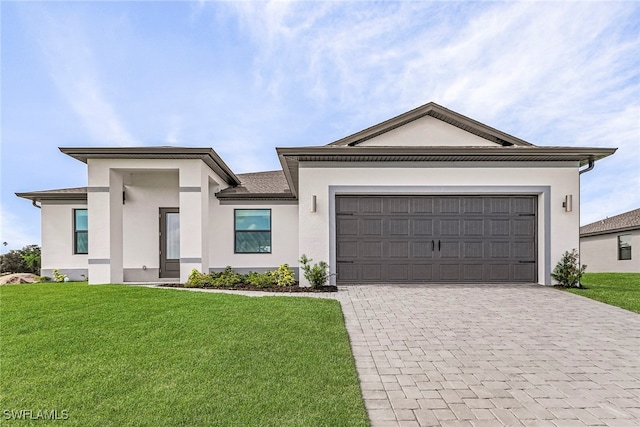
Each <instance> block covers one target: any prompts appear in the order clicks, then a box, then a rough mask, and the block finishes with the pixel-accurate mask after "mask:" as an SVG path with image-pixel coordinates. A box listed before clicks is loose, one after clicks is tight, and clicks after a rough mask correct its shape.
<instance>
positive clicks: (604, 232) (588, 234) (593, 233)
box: [580, 225, 640, 237]
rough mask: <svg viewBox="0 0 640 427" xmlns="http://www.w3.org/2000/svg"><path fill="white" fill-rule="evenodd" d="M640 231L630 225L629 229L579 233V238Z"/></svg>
mask: <svg viewBox="0 0 640 427" xmlns="http://www.w3.org/2000/svg"><path fill="white" fill-rule="evenodd" d="M634 230H640V225H631V226H629V227H621V228H615V229H611V230H601V231H592V232H589V233H580V237H592V236H602V235H604V234H616V233H625V232H627V231H634Z"/></svg>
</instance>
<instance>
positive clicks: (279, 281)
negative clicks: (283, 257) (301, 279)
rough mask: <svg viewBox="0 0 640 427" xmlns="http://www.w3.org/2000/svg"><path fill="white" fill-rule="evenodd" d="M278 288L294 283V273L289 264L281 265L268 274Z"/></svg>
mask: <svg viewBox="0 0 640 427" xmlns="http://www.w3.org/2000/svg"><path fill="white" fill-rule="evenodd" d="M269 273H270V274H271V276H272V277H273V279H274V280H275V282H276V285H278V286H293V285H294V284H295V283H296V276H295V273H294V272H293V270H292V269H291V268H289V264H282V265H281V266H280V267H278V269H277V270H275V271H270V272H269Z"/></svg>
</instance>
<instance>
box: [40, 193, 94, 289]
mask: <svg viewBox="0 0 640 427" xmlns="http://www.w3.org/2000/svg"><path fill="white" fill-rule="evenodd" d="M86 208H87V205H86V204H82V203H80V204H79V203H76V202H74V203H68V202H67V203H65V202H52V201H46V202H43V203H42V209H41V221H42V271H41V274H42V276H47V277H52V275H53V270H54V269H56V268H57V269H58V270H60V273H62V274H66V275H67V277H69V279H70V280H85V279H86V277H87V275H88V263H87V255H74V253H73V210H74V209H86ZM83 275H84V276H83Z"/></svg>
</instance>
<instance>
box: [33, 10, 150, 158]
mask: <svg viewBox="0 0 640 427" xmlns="http://www.w3.org/2000/svg"><path fill="white" fill-rule="evenodd" d="M61 16H63V15H61ZM29 18H30V21H31V24H32V26H33V27H34V28H36V32H37V34H38V39H39V43H40V46H41V49H42V52H43V54H44V57H45V60H46V63H47V65H48V67H49V70H50V74H51V78H52V80H53V81H54V83H55V85H56V87H57V89H58V91H59V92H60V94H61V95H62V96H63V97H64V98H65V99H66V100H67V102H68V103H69V104H70V105H71V107H72V108H73V110H74V111H75V113H76V114H77V115H78V117H79V118H80V119H81V120H82V123H83V124H84V126H85V128H86V129H87V131H88V132H89V134H90V136H91V138H92V139H93V141H95V142H97V143H103V144H108V145H122V146H128V145H136V144H138V142H137V141H136V139H135V138H134V137H133V136H132V135H131V134H130V133H129V131H128V130H127V129H126V126H125V124H124V122H123V121H122V119H121V118H120V117H119V116H118V113H117V111H116V109H115V108H114V106H113V104H112V103H111V102H109V100H108V97H107V96H106V95H105V90H104V84H103V83H102V81H101V76H100V73H99V72H98V71H97V69H96V65H95V62H96V61H95V57H94V55H95V53H94V52H93V50H92V49H91V46H90V45H89V37H88V33H87V32H86V31H85V30H84V28H83V24H81V23H79V22H78V21H76V20H75V18H74V17H73V16H72V15H65V16H64V17H58V16H55V15H53V14H46V13H45V12H41V13H34V14H32V15H30V17H29ZM138 145H139V144H138Z"/></svg>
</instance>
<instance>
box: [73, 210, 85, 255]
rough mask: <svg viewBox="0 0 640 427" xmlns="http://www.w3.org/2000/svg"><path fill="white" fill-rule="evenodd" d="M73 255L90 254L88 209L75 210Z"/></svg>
mask: <svg viewBox="0 0 640 427" xmlns="http://www.w3.org/2000/svg"><path fill="white" fill-rule="evenodd" d="M73 253H74V254H88V253H89V222H88V219H87V210H86V209H74V210H73Z"/></svg>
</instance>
